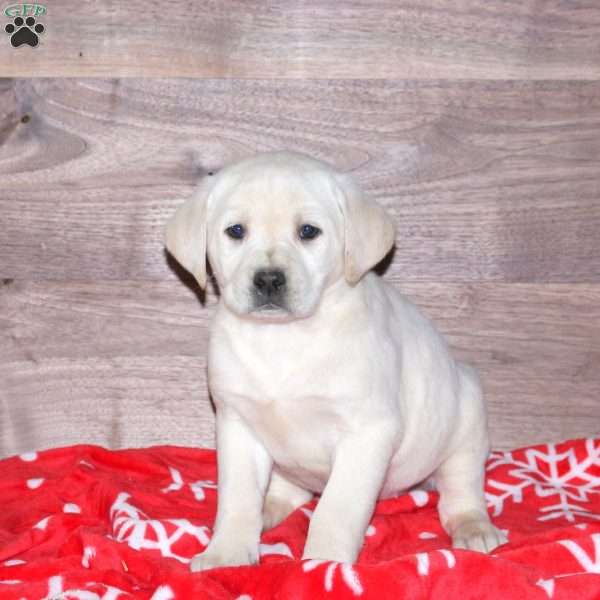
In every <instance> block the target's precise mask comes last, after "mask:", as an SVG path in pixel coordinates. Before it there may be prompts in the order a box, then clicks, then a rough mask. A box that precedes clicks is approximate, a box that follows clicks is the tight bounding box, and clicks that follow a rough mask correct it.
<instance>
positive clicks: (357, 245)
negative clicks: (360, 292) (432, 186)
mask: <svg viewBox="0 0 600 600" xmlns="http://www.w3.org/2000/svg"><path fill="white" fill-rule="evenodd" d="M337 181H338V185H339V187H340V190H341V192H342V195H343V198H342V212H343V214H344V276H345V278H346V281H347V282H348V283H350V284H351V285H354V284H356V283H358V281H359V280H360V279H361V278H362V276H363V275H364V274H365V273H366V272H367V271H369V270H370V269H372V268H373V267H374V266H375V265H376V264H377V263H378V262H379V261H381V260H382V259H383V257H384V256H385V255H386V254H387V253H388V252H389V251H390V250H391V248H392V246H393V245H394V237H395V236H394V225H393V223H392V219H391V218H390V216H389V215H388V214H387V213H386V212H385V211H384V210H383V208H381V206H379V204H377V203H376V202H372V201H369V200H368V199H367V198H366V197H365V195H364V193H363V191H362V190H361V189H360V188H359V187H358V185H357V184H356V182H355V181H354V180H353V179H352V178H351V177H350V176H348V175H343V174H342V175H338V176H337Z"/></svg>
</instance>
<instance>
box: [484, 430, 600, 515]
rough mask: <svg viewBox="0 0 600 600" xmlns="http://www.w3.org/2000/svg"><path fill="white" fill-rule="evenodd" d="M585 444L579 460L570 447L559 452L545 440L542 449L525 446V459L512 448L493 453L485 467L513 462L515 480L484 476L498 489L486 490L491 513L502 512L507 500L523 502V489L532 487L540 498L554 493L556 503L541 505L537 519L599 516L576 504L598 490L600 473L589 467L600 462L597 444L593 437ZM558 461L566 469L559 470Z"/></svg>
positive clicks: (512, 470)
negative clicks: (540, 467)
mask: <svg viewBox="0 0 600 600" xmlns="http://www.w3.org/2000/svg"><path fill="white" fill-rule="evenodd" d="M585 448H586V452H587V456H586V457H585V458H583V459H582V460H578V459H577V456H576V455H575V451H574V449H573V448H568V449H567V450H566V451H565V452H558V451H557V449H556V445H555V444H547V445H546V447H545V451H542V450H540V449H537V448H528V449H527V450H525V451H524V454H525V460H520V459H517V458H515V457H514V455H513V454H514V453H513V452H495V453H493V454H492V455H491V460H490V463H489V464H488V470H492V469H495V468H497V467H501V466H504V465H506V466H512V467H514V468H512V469H510V470H509V471H508V474H509V475H510V476H511V477H513V478H514V479H515V480H516V481H514V482H512V483H508V482H504V481H497V480H495V479H488V480H487V484H488V487H491V488H494V489H495V490H498V493H496V492H492V491H486V499H487V503H488V506H489V507H490V508H492V510H493V514H494V516H498V515H499V514H501V513H502V510H503V509H504V505H505V502H506V501H507V500H511V501H512V502H515V503H520V502H522V501H523V493H524V491H525V490H526V489H527V488H530V487H531V488H533V490H534V491H535V493H536V495H537V496H538V497H539V498H549V497H552V496H557V502H556V503H555V504H551V505H548V506H543V507H541V508H540V512H542V513H544V514H543V515H541V516H539V517H538V520H539V521H547V520H550V519H558V518H561V517H563V518H565V519H566V520H567V521H570V522H574V521H575V519H576V517H577V516H584V517H587V518H591V519H600V515H598V514H595V513H593V512H591V511H590V510H589V509H588V508H586V507H585V506H581V505H580V504H579V503H581V502H588V501H589V494H594V493H600V477H597V476H595V475H593V474H592V473H591V472H590V467H592V466H595V467H598V466H600V446H599V447H595V444H594V440H593V439H588V440H586V441H585ZM538 461H541V462H543V463H545V464H547V465H548V470H549V474H546V473H544V472H543V471H541V470H540V469H539V467H538ZM559 464H560V465H561V466H562V465H564V464H567V465H568V468H567V469H564V468H563V469H562V470H563V471H564V472H563V473H562V474H559ZM572 481H576V483H571V482H572Z"/></svg>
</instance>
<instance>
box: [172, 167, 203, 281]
mask: <svg viewBox="0 0 600 600" xmlns="http://www.w3.org/2000/svg"><path fill="white" fill-rule="evenodd" d="M213 184H214V178H213V177H205V178H204V179H203V181H202V182H201V183H200V185H199V187H198V189H197V190H196V191H195V192H194V195H193V196H192V197H191V198H190V199H189V200H187V201H186V202H184V203H183V204H182V205H181V206H180V207H179V208H178V209H177V210H176V211H175V214H174V215H173V216H172V217H171V218H170V219H169V222H168V223H167V226H166V229H165V245H166V247H167V250H168V251H169V252H170V253H171V254H172V255H173V256H174V257H175V258H176V259H177V260H178V262H179V263H181V265H182V266H183V267H185V268H186V270H188V271H189V272H190V273H191V274H192V275H193V276H194V277H195V278H196V280H197V281H198V284H199V285H200V287H201V288H205V287H206V213H207V207H208V199H209V196H210V192H211V190H212V187H213Z"/></svg>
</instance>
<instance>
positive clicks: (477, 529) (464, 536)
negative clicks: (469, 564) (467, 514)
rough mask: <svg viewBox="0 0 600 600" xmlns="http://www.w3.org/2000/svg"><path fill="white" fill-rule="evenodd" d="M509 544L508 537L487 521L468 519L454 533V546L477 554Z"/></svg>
mask: <svg viewBox="0 0 600 600" xmlns="http://www.w3.org/2000/svg"><path fill="white" fill-rule="evenodd" d="M506 542H508V540H507V538H506V536H505V535H504V534H503V533H502V532H501V531H500V530H498V529H496V527H494V526H493V525H492V523H491V522H490V521H489V520H487V519H468V520H465V521H464V522H462V523H459V524H458V525H457V527H456V529H455V530H454V531H453V533H452V546H454V548H465V549H467V550H476V551H477V552H491V551H492V550H493V549H494V548H496V547H497V546H501V545H502V544H506Z"/></svg>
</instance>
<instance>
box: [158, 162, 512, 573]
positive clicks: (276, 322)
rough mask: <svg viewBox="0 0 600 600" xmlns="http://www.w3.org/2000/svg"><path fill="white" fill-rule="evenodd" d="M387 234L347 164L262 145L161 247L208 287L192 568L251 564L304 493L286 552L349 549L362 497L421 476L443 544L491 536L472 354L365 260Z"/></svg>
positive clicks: (205, 192)
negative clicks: (211, 500) (429, 485)
mask: <svg viewBox="0 0 600 600" xmlns="http://www.w3.org/2000/svg"><path fill="white" fill-rule="evenodd" d="M393 243H394V229H393V226H392V222H391V220H390V219H389V218H388V217H387V216H386V213H385V212H384V211H383V209H382V208H381V207H380V206H378V205H377V204H375V203H373V202H369V201H368V200H367V199H366V198H365V197H364V195H363V194H362V193H361V191H360V190H359V188H358V187H357V186H356V184H355V183H354V182H353V181H352V180H351V179H350V178H349V177H348V176H346V175H343V174H340V173H338V172H336V171H335V170H333V169H332V168H331V167H329V166H327V165H325V164H323V163H321V162H319V161H316V160H313V159H311V158H309V157H306V156H303V155H300V154H295V153H290V152H274V153H267V154H262V155H258V156H255V157H253V158H250V159H247V160H243V161H241V162H238V163H236V164H233V165H231V166H228V167H226V168H224V169H223V170H221V171H220V172H219V173H217V174H216V175H215V176H214V177H207V178H205V180H204V181H203V182H202V183H201V185H200V186H199V189H198V190H197V192H196V194H195V195H194V197H193V198H192V199H190V200H189V201H187V202H186V203H184V204H183V205H182V206H181V207H180V208H179V209H178V210H177V212H176V213H175V215H174V216H173V217H172V218H171V220H170V221H169V223H168V225H167V229H166V246H167V248H168V250H169V251H170V252H171V254H172V255H173V256H175V258H176V259H177V260H178V261H179V262H180V263H181V264H182V265H183V266H184V267H185V268H186V269H187V270H188V271H190V272H191V273H192V274H193V275H194V276H195V277H196V279H197V280H198V283H199V284H200V286H201V287H204V286H205V285H206V257H207V256H208V260H209V262H210V264H211V266H212V270H213V272H214V275H215V278H216V280H217V282H218V285H219V288H220V291H221V297H220V302H219V304H218V306H217V309H216V314H215V316H214V319H213V321H212V325H211V331H210V345H209V362H208V376H209V388H210V392H211V394H212V397H213V399H214V403H215V406H216V428H217V455H218V491H219V500H218V510H217V517H216V521H215V525H214V533H213V537H212V539H211V541H210V544H209V545H208V547H207V548H206V550H205V551H204V552H203V553H202V554H199V555H197V556H196V557H195V558H194V559H193V560H192V564H191V569H192V571H200V570H203V569H209V568H212V567H219V566H226V565H245V564H252V563H255V562H257V561H258V549H259V538H260V534H261V531H262V530H263V529H267V528H270V527H273V526H275V525H277V524H278V523H279V522H280V521H282V520H283V519H284V518H285V517H286V516H287V515H288V514H289V513H290V512H292V511H293V510H295V509H296V508H298V507H299V506H301V505H302V504H304V503H305V502H308V501H309V500H310V499H311V498H312V496H313V494H315V493H316V494H321V498H320V500H319V502H318V505H317V507H316V509H315V511H314V513H313V516H312V519H311V521H310V527H309V531H308V538H307V541H306V545H305V547H304V554H303V558H313V559H324V560H333V561H343V562H354V561H355V560H356V558H357V556H358V553H359V551H360V549H361V546H362V543H363V537H364V534H365V530H366V528H367V526H368V524H369V520H370V518H371V516H372V513H373V508H374V505H375V502H376V500H377V499H378V498H386V497H390V496H393V495H396V494H398V493H400V492H402V491H404V490H407V489H409V488H411V486H414V485H416V484H418V483H420V482H423V481H425V480H427V479H430V478H431V480H432V481H433V482H434V483H435V485H436V487H437V489H438V491H439V493H440V500H439V505H438V511H439V516H440V519H441V523H442V525H443V527H444V529H445V530H446V531H447V532H448V534H449V535H450V536H451V538H452V543H453V545H454V546H455V547H457V548H469V549H472V550H478V551H482V552H489V551H491V550H492V549H493V548H495V547H496V546H498V545H499V544H502V543H504V542H505V541H506V540H505V539H504V537H503V535H502V534H501V533H500V532H499V531H498V530H497V529H496V528H495V527H494V526H493V525H492V523H491V522H490V520H489V517H488V513H487V510H486V504H485V500H484V494H483V482H484V462H485V459H486V456H487V454H488V437H487V428H486V413H485V407H484V403H483V401H482V395H481V389H480V386H479V383H478V379H477V376H476V374H475V372H474V371H473V369H471V368H470V367H468V366H467V365H465V364H462V363H460V362H457V361H455V360H453V358H452V357H451V356H450V353H449V351H448V347H447V346H446V344H445V342H444V341H443V339H442V338H441V336H440V334H439V333H437V331H436V330H435V329H434V327H433V325H432V324H431V323H430V322H429V321H428V320H427V319H426V318H425V317H424V316H423V315H422V314H421V313H420V312H419V311H418V309H417V308H416V307H415V306H414V305H413V304H411V303H410V302H409V301H408V300H407V299H406V298H404V297H403V296H402V295H400V293H399V292H398V291H397V290H396V289H395V288H393V287H392V286H390V285H389V284H387V283H385V282H384V281H383V280H382V279H381V278H380V277H378V276H377V275H376V274H374V273H372V272H370V270H371V268H372V267H373V266H375V265H376V264H377V263H378V262H380V261H381V259H382V258H384V256H385V255H386V254H387V253H388V251H389V250H390V249H391V247H392V245H393Z"/></svg>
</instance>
